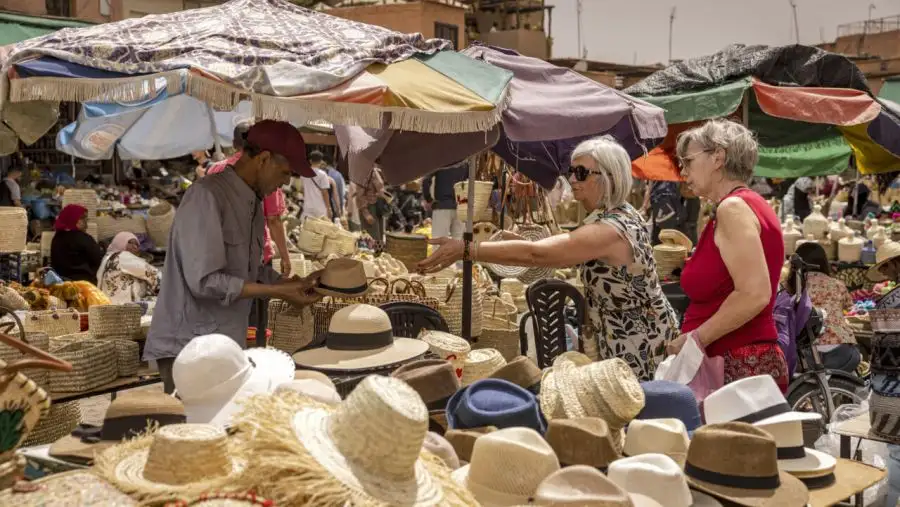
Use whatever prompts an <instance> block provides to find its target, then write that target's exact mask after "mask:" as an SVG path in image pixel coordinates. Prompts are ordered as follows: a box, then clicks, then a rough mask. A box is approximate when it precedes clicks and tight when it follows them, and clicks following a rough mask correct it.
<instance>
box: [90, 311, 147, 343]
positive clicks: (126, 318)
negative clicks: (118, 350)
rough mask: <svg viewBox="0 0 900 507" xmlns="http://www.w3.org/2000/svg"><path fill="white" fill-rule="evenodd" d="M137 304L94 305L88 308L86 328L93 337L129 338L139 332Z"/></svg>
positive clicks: (139, 318)
mask: <svg viewBox="0 0 900 507" xmlns="http://www.w3.org/2000/svg"><path fill="white" fill-rule="evenodd" d="M143 313H144V310H143V308H141V307H140V306H139V305H135V304H124V305H94V306H91V307H90V308H89V309H88V315H89V317H88V322H89V326H88V329H89V330H90V333H91V336H93V337H94V338H112V339H124V340H130V339H132V338H134V337H136V336H137V335H139V334H140V332H141V316H142V315H143Z"/></svg>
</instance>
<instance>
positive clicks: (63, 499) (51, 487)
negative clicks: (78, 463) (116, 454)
mask: <svg viewBox="0 0 900 507" xmlns="http://www.w3.org/2000/svg"><path fill="white" fill-rule="evenodd" d="M0 505H15V506H16V507H65V506H70V505H114V506H116V507H137V506H138V505H139V502H138V501H136V500H134V499H132V498H130V497H129V496H128V495H126V494H125V493H123V492H121V491H119V490H117V489H116V488H115V487H113V485H112V484H110V483H108V482H106V481H104V480H103V479H101V478H100V477H98V476H97V475H96V474H94V473H91V472H90V471H88V470H75V471H72V472H63V473H60V474H53V475H48V476H46V477H43V478H41V479H38V480H36V481H34V482H29V483H28V487H27V488H16V487H12V488H8V489H6V490H4V491H0Z"/></svg>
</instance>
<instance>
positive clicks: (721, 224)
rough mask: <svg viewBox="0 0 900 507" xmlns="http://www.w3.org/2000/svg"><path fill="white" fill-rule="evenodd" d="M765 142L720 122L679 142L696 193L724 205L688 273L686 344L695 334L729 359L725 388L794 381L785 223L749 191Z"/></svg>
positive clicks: (677, 344)
mask: <svg viewBox="0 0 900 507" xmlns="http://www.w3.org/2000/svg"><path fill="white" fill-rule="evenodd" d="M757 148H758V145H757V143H756V140H755V139H754V137H753V134H752V133H751V132H750V131H749V130H748V129H747V128H746V127H744V126H743V125H741V124H739V123H735V122H733V121H728V120H713V121H709V122H707V123H705V124H704V125H703V126H701V127H697V128H695V129H692V130H688V131H686V132H684V133H682V134H681V135H680V136H679V137H678V146H677V152H678V159H679V163H680V164H681V168H682V174H683V175H684V177H685V179H686V181H687V184H688V185H689V186H690V188H691V189H692V190H693V191H694V192H695V193H697V194H698V195H699V196H700V197H703V198H705V199H707V200H709V201H712V202H714V203H717V205H716V208H715V212H714V215H713V218H712V220H710V221H709V223H708V224H707V225H706V228H705V229H704V230H703V233H702V234H701V236H700V240H699V241H698V242H697V248H696V250H695V251H694V255H693V256H692V257H691V258H690V260H688V262H687V264H686V265H685V267H684V270H683V271H682V273H681V287H682V289H683V290H684V292H685V294H686V295H687V296H688V298H690V300H691V304H690V306H689V307H688V310H687V312H686V313H685V316H684V322H682V326H681V332H682V333H683V334H682V335H681V336H680V337H679V338H678V339H676V340H675V341H673V342H672V343H671V344H670V345H669V346H668V352H669V353H677V351H679V350H681V347H682V345H683V344H684V341H685V340H686V339H687V338H688V337H689V336H691V335H692V334H693V335H696V338H697V339H698V340H699V342H700V343H701V344H703V346H704V347H705V348H706V353H707V355H710V356H722V357H724V358H725V383H726V384H727V383H730V382H733V381H735V380H738V379H741V378H744V377H752V376H754V375H763V374H768V375H772V376H773V377H775V380H776V382H777V383H778V385H779V387H781V389H782V391H784V390H786V389H787V385H788V382H789V379H788V373H787V371H788V370H787V363H786V362H785V358H784V354H783V353H782V352H781V349H780V348H779V347H778V343H777V341H776V340H777V333H776V330H775V319H774V316H773V315H772V307H773V306H774V304H775V295H776V293H777V289H778V279H779V276H780V274H781V266H782V264H783V263H784V242H783V240H782V237H781V224H780V222H779V221H778V217H777V216H776V215H775V212H774V211H773V210H772V208H771V207H770V206H769V204H768V203H767V202H766V201H765V200H764V199H763V198H762V197H761V196H760V195H759V194H757V193H756V192H754V191H752V190H750V189H749V188H747V182H748V181H750V178H751V176H752V175H753V168H754V167H755V166H756V162H757V160H758V154H757Z"/></svg>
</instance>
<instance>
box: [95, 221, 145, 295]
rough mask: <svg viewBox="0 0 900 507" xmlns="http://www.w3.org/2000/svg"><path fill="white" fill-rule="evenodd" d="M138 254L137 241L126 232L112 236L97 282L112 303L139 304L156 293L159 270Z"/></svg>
mask: <svg viewBox="0 0 900 507" xmlns="http://www.w3.org/2000/svg"><path fill="white" fill-rule="evenodd" d="M139 254H140V242H139V241H138V238H137V236H135V235H134V234H132V233H130V232H120V233H118V234H116V237H115V238H113V240H112V243H110V244H109V248H107V249H106V256H105V257H103V262H102V263H101V264H100V269H99V270H98V271H97V280H99V282H100V290H102V291H103V292H105V293H106V295H107V296H109V299H110V300H112V302H113V304H117V305H121V304H125V303H134V302H137V301H143V300H145V299H147V298H148V297H149V296H155V295H156V294H157V293H158V292H159V270H158V269H156V268H155V267H153V266H151V265H150V264H149V263H147V261H145V260H144V259H142V258H141V257H140V255H139Z"/></svg>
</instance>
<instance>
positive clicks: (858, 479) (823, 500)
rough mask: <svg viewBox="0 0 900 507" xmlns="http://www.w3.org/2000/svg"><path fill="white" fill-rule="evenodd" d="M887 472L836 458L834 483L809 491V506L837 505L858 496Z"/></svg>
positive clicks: (857, 462)
mask: <svg viewBox="0 0 900 507" xmlns="http://www.w3.org/2000/svg"><path fill="white" fill-rule="evenodd" d="M886 475H887V470H882V469H881V468H877V467H873V466H871V465H867V464H865V463H860V462H859V461H853V460H849V459H843V458H838V459H837V463H836V464H835V467H834V483H833V484H832V485H831V486H827V487H824V488H818V489H812V488H810V490H809V503H810V504H811V505H837V504H838V503H839V502H841V501H843V500H846V499H847V498H850V496H852V495H854V494H860V493H859V492H860V491H864V490H866V489H868V488H869V487H871V486H874V485H875V484H876V483H878V482H879V481H881V480H882V479H884V477H885V476H886Z"/></svg>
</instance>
